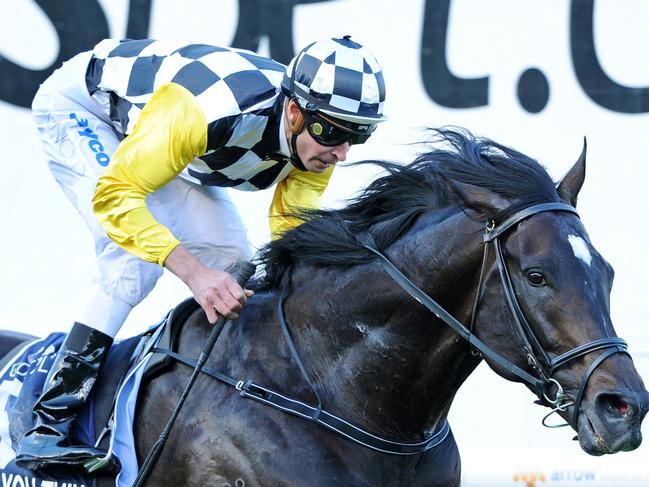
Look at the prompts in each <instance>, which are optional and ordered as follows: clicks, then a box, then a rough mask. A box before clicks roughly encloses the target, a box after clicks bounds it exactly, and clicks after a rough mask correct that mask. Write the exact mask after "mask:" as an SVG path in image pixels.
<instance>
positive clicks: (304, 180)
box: [268, 166, 334, 239]
mask: <svg viewBox="0 0 649 487" xmlns="http://www.w3.org/2000/svg"><path fill="white" fill-rule="evenodd" d="M333 169H334V166H330V167H329V168H327V170H326V171H324V172H322V173H314V172H304V171H299V170H297V169H295V168H294V169H293V170H291V172H290V173H289V174H288V176H287V177H286V179H284V180H283V181H280V182H279V183H278V184H277V186H276V187H275V194H274V195H273V201H272V202H271V205H270V209H269V211H268V216H269V224H270V232H271V236H272V238H273V239H276V238H278V237H280V236H281V235H282V233H284V232H286V231H287V230H290V229H291V228H294V227H296V226H298V225H299V224H300V223H302V220H300V219H299V218H296V217H295V216H292V215H294V214H296V213H299V211H300V209H315V208H318V207H319V206H320V200H321V199H322V195H323V194H324V191H325V189H326V188H327V185H328V184H329V180H330V179H331V175H332V173H333Z"/></svg>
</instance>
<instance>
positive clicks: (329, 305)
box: [135, 129, 649, 487]
mask: <svg viewBox="0 0 649 487" xmlns="http://www.w3.org/2000/svg"><path fill="white" fill-rule="evenodd" d="M436 138H437V141H438V142H439V143H440V145H435V147H436V148H434V149H432V150H430V151H429V152H427V153H425V154H423V155H421V156H420V157H418V158H417V159H416V160H415V161H414V162H413V163H411V164H410V165H407V166H400V165H395V164H391V163H387V162H379V163H378V164H380V165H381V166H382V167H383V168H384V169H385V170H386V171H387V175H385V176H383V177H380V178H378V179H377V180H375V181H374V182H373V183H372V184H370V186H368V187H367V188H366V189H365V190H364V192H363V193H362V194H361V195H360V196H359V197H357V198H356V199H354V200H352V201H351V202H350V204H349V205H348V206H347V207H345V208H342V209H337V210H326V211H316V212H312V213H310V214H308V215H306V222H305V223H304V224H302V225H301V226H299V227H297V228H296V229H294V230H292V231H290V232H288V233H287V234H285V235H284V236H283V238H281V239H279V240H277V241H274V242H272V243H270V244H269V245H268V246H266V247H265V248H264V249H262V251H261V253H260V263H261V264H262V265H263V266H264V267H265V270H266V276H265V278H264V279H263V280H262V281H260V282H259V283H258V284H257V289H256V294H255V296H254V297H253V298H252V299H250V300H249V301H248V303H247V304H246V306H245V308H244V310H243V312H242V313H241V316H240V318H239V319H237V320H236V321H233V322H230V323H228V324H227V325H226V326H225V328H224V330H223V333H222V334H221V336H220V338H219V340H218V342H217V343H216V347H215V349H214V351H213V352H212V354H211V356H210V359H209V361H208V363H207V367H209V369H211V370H216V371H219V372H221V373H223V374H226V375H227V376H228V377H231V378H235V379H237V381H236V384H235V383H233V384H230V385H228V384H226V383H223V382H221V381H217V380H215V379H214V378H212V377H209V376H207V375H201V376H200V377H199V379H198V381H197V382H196V384H195V386H194V389H193V390H192V392H191V394H190V396H189V398H188V400H187V402H186V403H185V406H184V408H183V410H182V412H181V414H180V416H179V418H178V421H177V422H176V425H175V427H174V429H173V431H172V434H171V436H170V438H169V441H168V442H167V445H166V448H165V450H164V452H163V454H162V456H161V458H160V460H159V461H158V462H157V464H156V466H155V467H154V469H153V471H152V473H151V476H150V477H149V480H148V482H147V484H146V485H152V486H168V485H187V486H203V485H212V486H225V485H229V486H239V487H241V486H244V485H245V486H291V487H295V486H339V485H345V486H411V485H417V486H456V485H459V481H460V459H459V454H458V449H457V446H456V444H455V440H454V439H453V435H452V433H451V432H450V429H449V427H448V423H447V415H448V412H449V409H450V407H451V405H452V402H453V398H454V396H455V393H456V392H457V390H458V388H459V387H460V386H461V385H462V383H463V382H464V381H465V379H466V378H467V377H468V376H469V375H470V374H471V372H472V371H473V370H474V369H475V368H476V366H477V365H478V364H479V363H480V361H481V360H483V359H484V360H486V361H487V363H488V364H489V366H490V367H491V368H492V369H493V370H494V371H495V372H496V373H497V374H499V375H501V376H502V377H504V378H505V379H508V380H513V381H518V382H522V383H523V384H524V385H526V386H527V387H528V388H529V389H530V390H531V391H532V392H533V394H534V395H535V396H536V397H537V400H538V402H540V403H542V404H544V405H546V406H549V407H551V408H552V409H554V410H556V412H557V413H558V414H559V415H560V416H561V417H562V418H563V419H564V420H565V421H566V422H568V423H569V424H570V426H571V427H572V428H574V429H575V431H576V432H577V434H578V438H579V444H580V446H581V448H582V449H583V450H584V451H586V452H587V453H589V454H591V455H602V454H608V453H615V452H618V451H628V450H633V449H635V448H637V447H638V446H639V445H640V442H641V433H640V426H641V423H642V419H643V418H644V416H645V414H646V412H647V410H648V409H649V394H648V393H647V391H646V389H645V387H644V384H643V382H642V379H641V378H640V377H639V375H638V373H637V371H636V369H635V368H634V365H633V362H632V359H631V357H630V355H629V354H628V353H627V352H626V344H625V343H624V341H623V340H622V339H620V338H617V336H616V334H615V331H614V329H613V325H612V323H611V319H610V313H609V294H610V290H611V285H612V280H613V270H612V268H611V266H610V265H609V264H608V263H607V262H606V261H605V260H604V258H603V257H602V256H601V255H600V254H599V253H598V252H597V250H596V249H595V248H594V247H593V245H592V243H591V242H590V240H589V237H588V235H587V233H586V230H585V228H584V226H583V224H582V223H581V221H580V219H579V217H578V215H577V214H576V210H575V206H576V201H577V195H578V193H579V190H580V189H581V186H582V183H583V181H584V175H585V150H584V152H583V153H582V155H581V157H580V158H579V160H578V161H577V163H576V164H575V165H574V166H573V167H572V168H571V169H570V171H569V172H568V174H567V175H566V176H565V177H564V178H563V180H562V181H561V182H560V183H559V184H558V185H555V183H554V182H553V181H552V180H551V178H550V177H549V176H548V174H547V172H546V171H545V170H544V169H543V168H542V167H541V166H540V165H539V164H538V163H537V162H536V161H534V160H532V159H530V158H529V157H527V156H525V155H523V154H521V153H519V152H517V151H515V150H512V149H510V148H508V147H505V146H502V145H500V144H498V143H496V142H493V141H490V140H487V139H480V138H475V137H473V136H472V135H471V134H469V133H466V132H464V131H461V130H455V129H444V130H439V131H436ZM413 296H414V297H413ZM209 331H210V329H209V326H208V323H207V320H206V318H205V316H204V314H203V313H202V312H201V311H196V312H195V313H193V314H192V315H191V316H190V317H189V318H188V319H187V321H186V322H185V324H184V327H183V330H182V333H181V335H180V339H179V350H178V351H179V353H180V354H182V355H183V356H186V357H192V358H194V359H195V358H196V357H198V355H199V354H200V352H201V350H202V347H203V344H204V343H205V341H206V338H207V336H208V334H209ZM190 375H191V368H190V367H187V366H186V365H183V364H180V363H177V362H176V363H174V365H173V366H172V367H171V368H170V369H168V371H167V372H165V373H163V374H162V375H161V376H159V377H157V378H156V379H155V380H153V381H151V382H149V383H147V384H146V385H145V386H144V388H143V389H142V391H141V394H140V399H141V401H140V403H139V406H138V410H137V416H136V419H135V424H136V434H137V439H136V443H137V450H138V456H139V458H143V457H144V456H145V455H146V452H147V451H148V450H149V449H150V448H151V446H152V445H153V443H154V442H155V440H156V439H157V437H158V434H159V432H160V431H161V430H162V429H163V427H164V424H165V422H166V420H167V418H168V417H169V415H170V413H171V411H172V410H173V408H174V406H175V404H176V402H177V401H178V397H179V396H180V393H181V392H182V390H183V388H184V386H185V384H186V383H187V380H188V378H189V376H190ZM233 386H234V387H233ZM283 409H284V410H283ZM286 410H290V413H287V412H286ZM479 411H480V407H479V405H476V407H475V414H480V412H479ZM485 420H487V419H486V418H485Z"/></svg>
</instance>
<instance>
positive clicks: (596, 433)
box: [577, 411, 642, 456]
mask: <svg viewBox="0 0 649 487" xmlns="http://www.w3.org/2000/svg"><path fill="white" fill-rule="evenodd" d="M577 426H578V439H579V446H581V449H582V450H584V451H585V452H586V453H588V454H589V455H593V456H601V455H608V454H612V453H617V452H619V451H631V450H635V449H636V448H637V447H638V446H640V443H641V442H642V435H641V433H640V430H639V429H636V428H632V429H630V430H627V431H624V432H621V431H618V432H615V431H608V429H607V428H606V426H604V425H603V424H602V423H601V422H600V421H599V420H598V419H597V418H594V419H593V420H591V418H590V417H589V412H588V411H584V412H582V413H581V414H580V415H579V419H578V420H577ZM609 437H610V441H607V438H609Z"/></svg>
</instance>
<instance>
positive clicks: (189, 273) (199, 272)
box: [165, 245, 254, 324]
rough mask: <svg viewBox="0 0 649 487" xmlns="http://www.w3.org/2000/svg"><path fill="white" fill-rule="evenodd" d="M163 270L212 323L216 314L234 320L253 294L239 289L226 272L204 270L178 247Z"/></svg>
mask: <svg viewBox="0 0 649 487" xmlns="http://www.w3.org/2000/svg"><path fill="white" fill-rule="evenodd" d="M165 267H166V268H168V269H169V270H170V271H171V272H173V273H174V274H176V275H177V276H178V277H180V278H181V279H182V280H183V281H184V282H185V284H187V286H188V287H189V289H190V290H191V292H192V294H193V295H194V299H196V301H197V302H198V304H200V305H201V307H202V308H203V310H204V311H205V314H206V315H207V319H208V320H209V322H210V323H212V324H214V323H216V321H217V320H218V318H219V315H221V316H225V317H226V318H228V319H230V320H232V319H235V318H238V317H239V311H241V308H243V305H244V304H245V303H246V300H247V299H248V298H249V297H250V296H252V295H253V294H254V292H253V291H251V290H250V289H242V288H241V286H239V284H238V283H237V281H236V280H235V279H234V278H233V277H232V276H231V275H230V274H228V273H227V272H225V271H220V270H216V269H210V268H208V267H205V266H204V265H203V264H201V263H200V262H199V261H198V260H197V259H196V258H195V257H194V256H193V255H192V254H191V253H189V251H187V249H185V248H184V247H183V246H182V245H179V246H178V247H176V248H175V249H174V250H173V251H172V252H171V253H170V254H169V256H168V257H167V260H166V261H165Z"/></svg>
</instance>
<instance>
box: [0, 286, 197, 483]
mask: <svg viewBox="0 0 649 487" xmlns="http://www.w3.org/2000/svg"><path fill="white" fill-rule="evenodd" d="M198 307H199V305H198V304H197V303H196V301H194V300H193V299H192V298H190V299H187V300H185V301H183V302H182V303H180V304H179V305H178V306H176V307H175V308H174V309H172V310H171V311H170V312H169V313H168V314H167V316H166V317H165V318H164V319H163V320H162V321H161V322H160V323H158V324H157V325H155V326H153V327H151V328H150V329H149V330H147V331H146V332H144V333H142V334H140V335H137V336H134V337H131V338H128V339H125V340H121V341H118V342H116V343H115V344H113V346H112V347H111V349H110V351H109V353H108V356H107V358H106V362H105V364H104V367H103V368H102V371H101V373H100V375H99V377H98V379H97V382H96V384H95V386H94V388H93V391H92V393H91V395H90V397H89V399H88V401H87V403H86V405H85V406H84V409H83V410H82V411H81V413H80V414H79V415H78V417H77V419H76V421H75V423H74V424H73V425H72V429H71V432H70V440H71V442H73V443H77V444H87V445H95V446H97V447H99V448H100V449H102V450H105V451H109V450H110V451H113V452H114V453H115V454H116V455H117V456H118V458H119V459H120V461H121V463H122V472H120V473H119V474H117V476H115V475H107V474H105V473H102V471H101V470H99V471H97V472H94V473H92V474H89V473H87V472H85V471H82V470H75V469H70V468H68V467H57V468H52V469H49V470H47V471H38V472H32V471H30V470H25V469H22V468H20V467H18V466H17V465H15V463H14V462H13V457H14V455H15V449H16V447H17V444H18V441H19V440H20V439H21V438H22V436H23V434H24V433H25V431H27V430H28V429H30V428H31V427H32V426H33V424H34V418H33V414H32V407H33V405H34V403H35V402H36V400H37V399H38V397H39V396H40V393H41V390H42V388H43V384H44V382H45V378H46V376H47V373H48V371H49V366H51V364H52V362H53V361H54V357H55V356H56V352H57V351H58V348H59V347H60V345H61V344H62V343H63V340H64V339H65V334H64V333H53V334H51V335H49V336H48V337H46V338H44V339H42V340H35V341H32V342H28V343H25V344H24V346H22V347H19V349H14V350H13V351H12V352H11V355H12V356H11V357H6V358H5V359H4V360H3V362H2V365H3V367H2V368H0V475H1V476H2V479H3V485H4V484H5V483H6V484H7V485H16V484H15V482H18V483H20V484H21V485H23V484H24V485H57V484H56V483H51V482H58V485H62V482H63V483H65V484H67V485H68V486H70V487H72V486H75V485H76V487H81V486H84V487H91V486H92V487H115V486H118V487H123V486H126V485H130V484H129V483H128V479H130V478H132V477H133V475H135V473H136V472H137V459H136V458H135V451H134V450H135V448H134V440H133V433H132V424H129V425H124V424H123V423H124V422H125V421H124V420H122V419H120V418H121V416H124V417H131V418H132V417H133V415H132V414H131V415H128V416H127V415H126V414H124V413H125V411H124V407H125V404H126V403H127V402H129V401H127V400H126V397H127V396H128V397H137V394H138V390H139V387H140V385H141V383H142V381H149V380H152V379H153V378H155V377H156V376H157V375H159V374H160V373H162V372H163V371H164V369H165V368H166V367H167V366H168V365H169V364H170V362H171V361H172V360H173V359H172V358H171V357H169V356H168V355H165V354H161V353H151V350H152V349H153V348H154V347H158V348H161V349H168V350H173V349H174V347H175V346H176V344H177V341H178V336H179V334H180V329H181V325H182V323H184V321H185V320H186V319H187V317H188V316H189V314H191V313H193V312H194V311H195V310H196V309H197V308H198ZM143 360H144V361H143ZM131 402H133V401H131ZM131 407H134V406H131ZM116 425H117V426H116ZM3 432H8V436H7V435H6V434H4V435H3ZM117 435H122V436H123V435H130V437H128V438H122V439H120V440H119V441H118V443H122V444H127V445H133V446H132V448H127V450H131V451H130V452H129V454H128V457H129V458H122V457H121V456H120V454H119V452H118V451H116V449H115V443H116V442H115V438H116V436H117ZM120 438H121V437H120ZM44 482H45V483H44ZM47 482H50V483H49V484H48V483H47Z"/></svg>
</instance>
